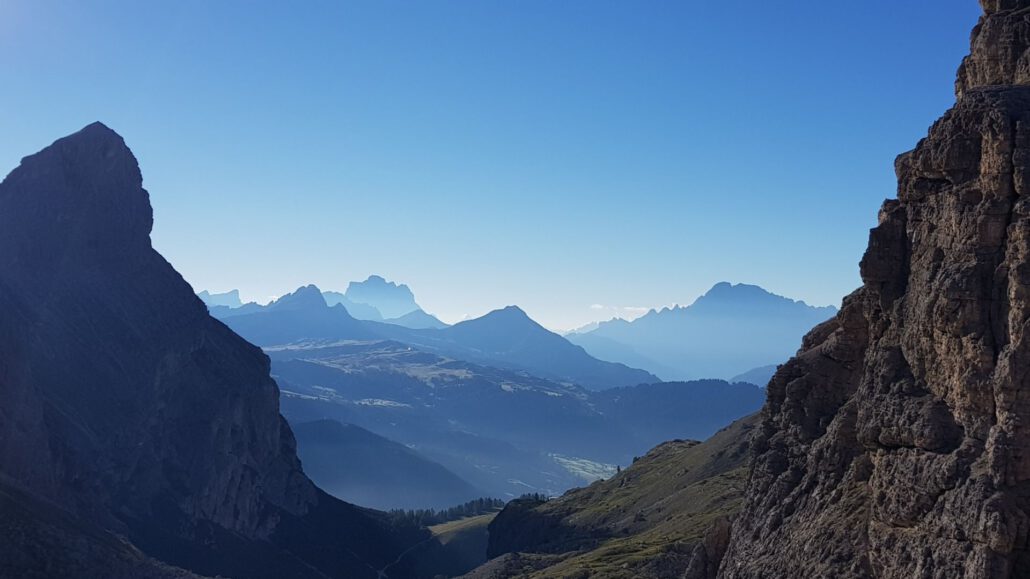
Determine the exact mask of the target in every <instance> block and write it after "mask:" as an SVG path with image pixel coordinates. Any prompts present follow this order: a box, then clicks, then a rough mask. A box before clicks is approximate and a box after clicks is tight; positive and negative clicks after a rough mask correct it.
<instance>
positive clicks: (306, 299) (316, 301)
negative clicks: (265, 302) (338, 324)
mask: <svg viewBox="0 0 1030 579" xmlns="http://www.w3.org/2000/svg"><path fill="white" fill-rule="evenodd" d="M269 307H270V308H272V309H276V310H284V309H290V310H297V309H309V308H315V309H325V308H327V307H329V304H327V303H326V301H325V296H323V295H322V290H320V289H318V286H316V285H314V284H308V285H305V286H301V287H299V288H297V289H296V290H294V291H293V292H292V293H288V294H286V295H284V296H282V297H280V298H279V299H277V300H275V301H274V302H272V303H271V304H269Z"/></svg>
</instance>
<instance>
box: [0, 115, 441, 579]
mask: <svg viewBox="0 0 1030 579" xmlns="http://www.w3.org/2000/svg"><path fill="white" fill-rule="evenodd" d="M141 184H142V177H141V174H140V171H139V167H138V165H137V162H136V159H135V157H134V156H133V155H132V153H131V152H130V151H129V149H128V147H126V145H125V143H124V141H123V140H122V138H121V137H119V136H118V135H117V134H116V133H115V132H114V131H112V130H111V129H109V128H107V127H106V126H104V125H102V124H99V123H94V124H92V125H89V126H88V127H86V128H84V129H82V130H81V131H79V132H78V133H75V134H73V135H71V136H69V137H65V138H63V139H60V140H58V141H56V142H55V143H54V144H53V145H51V146H49V147H47V148H46V149H44V150H42V151H40V152H39V153H37V154H35V155H31V156H29V157H26V158H25V159H23V160H22V163H21V165H20V166H19V167H17V168H16V169H15V170H14V171H12V172H11V173H10V175H8V176H7V178H6V179H5V180H4V181H3V182H2V183H0V351H2V352H4V355H3V359H2V361H0V503H3V507H4V512H5V515H4V519H5V521H4V525H0V533H2V536H0V575H2V576H12V577H13V576H19V577H21V576H37V575H34V573H33V571H36V570H38V567H36V565H37V564H38V561H35V560H34V558H33V557H31V556H28V555H27V554H31V553H36V554H37V555H38V556H41V557H44V558H45V559H46V568H47V569H48V572H47V573H46V575H47V576H69V577H71V576H74V577H94V576H99V575H98V571H99V570H101V569H102V570H103V572H104V573H105V575H104V576H107V577H123V576H124V577H164V576H166V574H167V573H168V572H169V571H168V568H167V567H166V566H163V564H161V563H158V562H157V561H155V559H158V560H161V561H162V562H163V563H167V564H171V565H175V566H178V567H182V568H185V569H188V570H190V571H193V572H197V573H200V574H205V575H226V576H233V577H241V578H246V577H277V576H278V577H281V576H292V577H326V576H331V577H375V576H376V573H375V571H374V568H382V567H384V566H386V565H387V564H389V563H390V562H391V561H393V560H394V559H396V557H397V555H398V554H399V553H400V552H402V551H404V550H405V549H406V548H407V547H408V546H410V545H411V544H414V543H415V542H417V541H421V540H424V538H425V537H424V536H423V535H422V533H420V532H419V531H416V530H410V531H407V532H406V533H407V534H406V535H405V534H404V533H403V532H401V531H398V530H394V529H392V528H391V527H390V524H389V522H388V521H386V520H385V519H383V518H381V517H378V516H376V515H373V514H370V513H367V512H365V511H363V510H361V509H358V508H355V507H352V506H350V505H347V504H345V503H342V502H339V501H337V500H336V499H333V498H331V497H329V496H328V495H326V494H325V493H323V492H321V491H320V490H318V489H317V488H316V487H315V486H314V485H313V484H312V483H311V481H309V480H308V478H307V477H306V476H305V475H304V473H303V472H302V471H301V466H300V462H299V460H298V459H297V455H296V452H295V444H294V438H293V435H292V434H291V432H290V429H289V427H288V426H287V425H286V423H285V421H284V420H283V419H282V417H281V416H280V415H279V411H278V398H279V392H278V389H277V387H276V384H275V382H274V381H273V380H272V378H271V377H270V376H269V361H268V358H267V357H266V356H265V355H264V354H262V353H261V351H260V350H259V349H257V348H256V347H254V346H252V345H250V344H248V343H247V342H245V341H243V340H242V339H241V338H239V337H238V336H237V335H236V334H234V333H233V332H232V331H231V330H229V329H228V328H227V327H226V326H224V325H223V324H221V323H220V322H218V321H216V320H214V319H212V318H211V317H210V316H209V315H208V314H207V311H206V309H205V307H204V305H203V304H202V303H201V301H200V300H199V299H198V298H197V297H196V296H195V295H194V294H193V290H192V288H190V286H189V285H188V284H187V283H186V282H185V281H184V280H183V279H182V277H181V276H180V275H179V274H178V273H177V272H176V271H175V270H174V269H172V267H171V266H170V265H169V264H168V262H166V261H165V260H164V259H163V258H162V257H161V256H160V255H159V254H158V253H157V252H156V251H154V250H153V249H152V248H151V244H150V235H149V234H150V228H151V225H152V222H153V219H152V211H151V207H150V202H149V198H148V194H147V192H146V191H145V190H144V189H143V188H142V186H141ZM11 496H17V497H21V498H20V499H18V500H17V506H16V508H8V506H7V504H8V501H9V500H10V499H9V497H11ZM9 515H10V516H16V517H17V519H16V520H17V521H18V524H16V525H14V527H13V528H12V527H11V526H10V525H9V524H8V523H9V521H10V518H9ZM123 538H124V539H123ZM129 541H131V544H130V543H129ZM141 552H142V553H145V555H143V554H141Z"/></svg>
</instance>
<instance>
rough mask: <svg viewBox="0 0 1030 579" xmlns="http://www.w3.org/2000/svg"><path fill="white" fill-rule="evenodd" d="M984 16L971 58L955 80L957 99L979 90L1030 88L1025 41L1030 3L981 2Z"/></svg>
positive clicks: (1018, 0)
mask: <svg viewBox="0 0 1030 579" xmlns="http://www.w3.org/2000/svg"><path fill="white" fill-rule="evenodd" d="M980 5H981V6H982V7H983V10H984V16H983V17H981V18H980V23H979V24H977V26H976V28H974V29H973V34H972V37H971V40H970V50H969V56H966V57H965V59H963V60H962V64H961V65H960V66H959V69H958V75H957V77H956V79H955V96H956V97H957V98H962V96H963V95H964V94H965V93H967V92H969V91H970V90H973V89H975V88H979V87H986V86H1002V85H1028V84H1030V74H1028V73H1027V67H1026V62H1025V60H1026V58H1025V52H1026V51H1025V40H1024V39H1025V38H1026V37H1027V35H1028V34H1030V22H1028V21H1027V20H1026V16H1025V14H1024V13H1023V10H1025V9H1027V8H1030V0H980Z"/></svg>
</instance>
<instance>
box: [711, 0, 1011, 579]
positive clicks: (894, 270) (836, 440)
mask: <svg viewBox="0 0 1030 579" xmlns="http://www.w3.org/2000/svg"><path fill="white" fill-rule="evenodd" d="M984 8H985V16H984V17H983V19H982V20H981V23H980V24H979V25H978V27H977V29H976V31H975V32H974V36H973V42H972V54H971V55H970V56H969V57H968V58H967V59H966V60H965V62H964V64H963V66H962V68H961V69H960V71H959V80H958V83H957V86H958V93H959V98H958V102H957V103H956V105H955V107H954V108H953V109H952V110H951V111H949V112H948V113H947V114H945V116H944V117H943V118H942V119H941V120H939V121H938V122H937V123H936V124H935V125H934V126H933V127H932V128H931V130H930V133H929V135H928V137H927V138H926V139H924V140H923V141H921V142H920V143H919V145H918V146H917V147H916V149H915V150H913V151H911V152H909V153H906V154H904V155H901V156H900V157H899V158H898V160H897V162H896V169H897V174H898V198H897V200H891V201H887V202H886V203H885V204H884V206H883V209H882V210H881V212H880V223H879V225H878V226H877V227H876V228H875V229H873V231H872V232H871V235H870V241H869V248H868V250H867V252H866V255H865V257H864V258H863V260H862V263H861V273H862V280H863V286H862V288H860V289H859V290H857V291H856V292H855V293H853V294H852V295H851V296H849V297H848V298H847V299H846V300H845V303H844V307H843V308H842V310H841V312H840V314H839V315H838V316H837V318H836V319H835V320H832V321H830V322H828V323H826V324H823V325H822V326H819V327H817V328H816V329H814V330H813V331H812V332H811V333H810V334H809V335H808V337H807V338H806V340H805V344H804V346H803V347H802V350H801V351H800V352H799V354H798V356H797V357H796V358H794V359H793V360H791V361H790V362H789V363H787V364H785V365H784V366H783V367H782V368H781V369H780V370H779V371H778V372H777V374H776V376H775V377H774V378H773V380H772V381H771V382H770V384H769V387H768V391H769V393H768V396H769V398H768V401H767V404H766V407H765V409H764V411H763V421H762V426H761V428H760V430H759V432H758V434H757V436H756V439H755V441H754V443H753V462H752V467H751V475H750V479H749V484H748V490H747V500H746V503H745V507H744V509H743V511H742V513H741V515H740V516H739V518H738V519H737V520H736V522H735V524H734V528H733V532H732V538H731V541H730V546H729V549H728V553H727V554H726V556H725V558H724V559H723V561H722V564H721V567H720V572H719V576H720V577H725V578H737V577H855V578H859V577H862V578H864V577H897V578H903V577H904V578H908V577H941V578H944V577H965V578H967V579H972V578H981V577H982V578H988V577H992V578H997V577H1024V576H1027V574H1028V573H1030V557H1028V553H1027V549H1028V539H1030V536H1028V535H1030V502H1028V500H1030V180H1028V176H1030V86H1021V85H1024V84H1027V83H1030V68H1028V66H1027V63H1028V62H1030V56H1027V47H1028V46H1030V44H1028V43H1027V42H1025V39H1027V38H1030V10H1028V8H1030V1H1026V0H1021V1H1007V0H1002V1H994V2H984Z"/></svg>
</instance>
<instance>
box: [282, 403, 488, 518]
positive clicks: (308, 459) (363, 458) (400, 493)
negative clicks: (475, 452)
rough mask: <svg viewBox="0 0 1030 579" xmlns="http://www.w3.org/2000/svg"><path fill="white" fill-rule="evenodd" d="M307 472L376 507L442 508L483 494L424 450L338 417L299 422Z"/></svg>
mask: <svg viewBox="0 0 1030 579" xmlns="http://www.w3.org/2000/svg"><path fill="white" fill-rule="evenodd" d="M293 431H294V433H296V436H297V449H298V450H297V452H298V454H299V455H300V458H301V461H302V462H303V464H304V472H305V473H306V474H307V475H308V476H310V477H311V479H312V480H313V481H315V483H317V484H318V486H319V487H320V488H322V489H325V491H326V492H328V493H329V494H331V495H333V496H335V497H337V498H339V499H343V500H346V501H348V502H351V503H354V504H358V505H361V506H365V507H372V508H375V509H382V510H389V509H426V508H433V509H441V508H446V507H449V506H452V505H457V504H462V503H464V502H466V501H470V500H472V499H475V498H478V497H481V496H483V495H484V494H485V493H483V491H480V490H478V489H476V488H474V487H473V486H472V485H471V484H469V483H468V482H466V481H464V480H462V479H461V478H460V477H459V476H458V475H456V474H454V473H453V472H451V471H449V470H447V469H446V468H444V467H443V466H441V465H440V464H438V463H435V462H433V461H431V460H429V459H428V458H425V457H424V456H422V455H420V454H419V453H418V452H416V451H414V450H412V449H411V448H408V447H406V446H404V445H403V444H400V443H397V442H394V441H392V440H389V439H387V438H384V437H382V436H379V435H378V434H373V433H372V432H369V431H368V430H365V429H364V428H361V427H359V426H355V425H353V424H342V423H340V422H337V421H335V420H318V421H314V422H302V423H299V424H295V425H294V426H293Z"/></svg>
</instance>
